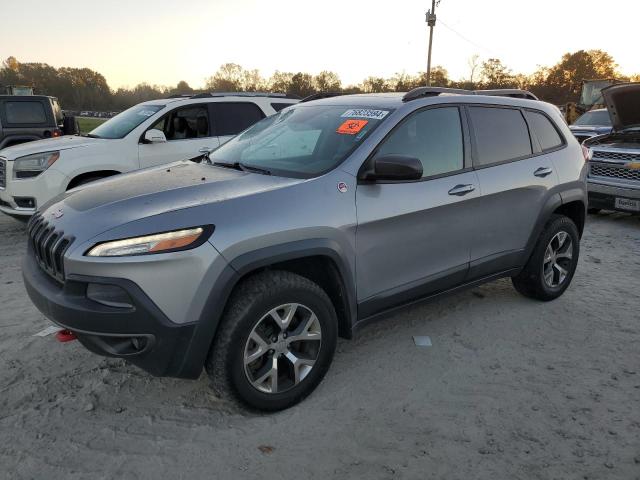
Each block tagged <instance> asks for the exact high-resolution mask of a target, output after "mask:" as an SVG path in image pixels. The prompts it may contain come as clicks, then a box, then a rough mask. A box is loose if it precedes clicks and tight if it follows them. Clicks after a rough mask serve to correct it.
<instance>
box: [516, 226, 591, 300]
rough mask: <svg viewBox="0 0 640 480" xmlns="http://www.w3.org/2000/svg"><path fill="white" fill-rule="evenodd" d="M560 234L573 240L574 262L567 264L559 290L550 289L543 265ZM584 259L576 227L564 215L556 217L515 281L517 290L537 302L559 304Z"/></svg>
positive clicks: (558, 286) (540, 238)
mask: <svg viewBox="0 0 640 480" xmlns="http://www.w3.org/2000/svg"><path fill="white" fill-rule="evenodd" d="M560 232H565V233H567V234H568V235H569V237H570V238H571V242H572V245H571V247H572V248H571V251H572V258H571V259H570V261H569V262H567V263H566V264H565V267H566V270H567V274H566V277H565V278H564V280H563V281H562V282H561V283H559V284H558V285H557V286H550V285H549V284H548V283H547V282H546V281H545V278H544V267H543V261H544V256H545V251H546V250H547V246H548V245H549V243H550V242H551V240H552V239H554V238H555V237H556V235H557V234H558V233H560ZM579 255H580V236H579V235H578V229H577V228H576V225H575V223H573V221H572V220H571V219H570V218H569V217H565V216H563V215H553V216H552V217H551V219H549V221H548V222H547V224H546V225H545V227H544V230H543V231H542V233H541V234H540V237H539V238H538V241H537V243H536V246H535V247H534V249H533V253H532V254H531V257H530V258H529V261H528V262H527V264H526V265H525V267H524V269H523V270H522V271H521V272H520V274H518V275H517V276H515V277H513V278H512V279H511V280H512V282H513V286H514V287H515V289H516V290H517V291H518V292H520V293H521V294H522V295H524V296H526V297H530V298H535V299H537V300H542V301H549V300H555V299H556V298H558V297H559V296H560V295H562V294H563V293H564V291H565V290H566V289H567V288H568V287H569V285H570V284H571V280H572V278H573V275H574V273H575V271H576V266H577V264H578V257H579Z"/></svg>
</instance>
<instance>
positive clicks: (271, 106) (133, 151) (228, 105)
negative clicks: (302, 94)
mask: <svg viewBox="0 0 640 480" xmlns="http://www.w3.org/2000/svg"><path fill="white" fill-rule="evenodd" d="M297 102H298V100H296V99H292V98H288V97H287V96H285V95H283V94H267V93H204V94H197V95H193V96H190V97H184V96H183V97H176V98H167V99H162V100H152V101H149V102H144V103H140V104H138V105H136V106H134V107H131V108H130V109H128V110H126V111H124V112H122V113H120V114H119V115H116V116H115V117H113V118H112V119H110V120H108V121H106V122H105V123H103V124H102V125H100V126H99V127H97V128H96V129H94V130H93V131H91V133H89V134H88V135H87V136H71V135H69V136H63V137H58V138H51V139H46V140H39V141H35V142H29V143H24V144H21V145H16V146H13V147H9V148H5V149H3V150H0V211H1V212H3V213H6V214H8V215H11V216H15V217H23V218H27V217H29V216H31V215H33V214H34V213H35V211H36V210H37V209H38V208H39V207H40V206H42V205H43V204H45V203H46V202H48V201H49V200H50V199H52V198H54V197H56V196H57V195H59V194H61V193H64V192H65V191H67V190H69V189H71V188H75V187H77V186H79V185H83V184H86V183H89V182H92V181H95V180H99V179H101V178H105V177H108V176H111V175H116V174H118V173H124V172H130V171H132V170H138V169H141V168H147V167H153V166H156V165H161V164H165V163H170V162H173V161H177V160H186V159H192V158H197V157H199V156H202V155H203V153H205V152H208V151H211V150H214V149H215V148H217V147H219V146H220V145H222V144H223V143H224V142H226V141H227V140H229V139H231V138H232V137H233V136H235V135H236V134H238V133H239V132H241V131H242V130H244V129H246V128H247V127H249V126H251V125H253V124H254V123H255V122H257V121H258V120H260V119H262V118H264V117H266V116H269V115H273V114H274V113H276V112H277V111H279V110H281V109H282V108H285V107H287V106H289V105H292V104H294V103H297Z"/></svg>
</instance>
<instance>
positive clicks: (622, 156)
mask: <svg viewBox="0 0 640 480" xmlns="http://www.w3.org/2000/svg"><path fill="white" fill-rule="evenodd" d="M598 158H601V159H603V160H620V161H623V162H637V161H640V153H621V152H603V151H600V150H594V151H593V159H594V160H596V159H598Z"/></svg>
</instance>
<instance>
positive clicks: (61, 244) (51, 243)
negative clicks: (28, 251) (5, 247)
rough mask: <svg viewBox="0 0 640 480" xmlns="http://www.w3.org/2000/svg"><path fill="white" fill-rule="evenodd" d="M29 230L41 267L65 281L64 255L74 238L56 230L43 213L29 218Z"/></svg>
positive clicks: (31, 242) (30, 240) (60, 280)
mask: <svg viewBox="0 0 640 480" xmlns="http://www.w3.org/2000/svg"><path fill="white" fill-rule="evenodd" d="M27 232H28V235H29V243H30V244H31V248H32V250H33V254H34V255H35V257H36V260H37V261H38V265H40V268H42V269H43V270H44V271H45V272H46V273H48V274H49V275H50V276H52V277H53V278H55V279H56V280H58V281H59V282H64V262H63V256H64V253H65V252H66V251H67V249H68V248H69V247H70V246H71V243H72V242H73V238H72V237H69V236H65V235H64V232H63V231H61V230H56V229H55V227H54V226H53V225H51V224H50V223H49V222H47V221H46V220H45V219H44V217H43V216H42V215H41V214H36V215H34V216H33V217H32V218H31V220H29V224H28V226H27Z"/></svg>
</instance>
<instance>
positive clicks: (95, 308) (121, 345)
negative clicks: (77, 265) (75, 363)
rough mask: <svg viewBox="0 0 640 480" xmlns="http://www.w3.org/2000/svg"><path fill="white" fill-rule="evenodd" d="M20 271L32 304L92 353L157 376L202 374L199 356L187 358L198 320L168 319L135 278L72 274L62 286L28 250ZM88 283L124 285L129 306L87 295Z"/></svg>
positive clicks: (184, 376) (195, 376) (189, 355)
mask: <svg viewBox="0 0 640 480" xmlns="http://www.w3.org/2000/svg"><path fill="white" fill-rule="evenodd" d="M22 272H23V278H24V283H25V286H26V289H27V293H28V294H29V297H30V298H31V301H32V302H33V303H34V304H35V305H36V307H37V308H38V309H39V310H40V311H41V312H42V313H43V314H44V315H45V316H46V317H48V318H49V319H50V320H52V321H53V322H55V323H56V324H58V325H60V326H61V327H63V328H66V329H69V330H71V331H72V332H74V333H75V334H76V335H77V337H78V339H79V340H80V342H81V343H82V344H83V345H84V346H85V347H86V348H87V349H89V350H91V351H92V352H94V353H97V354H100V355H104V356H110V357H120V358H125V359H126V360H128V361H129V362H131V363H132V364H134V365H136V366H138V367H140V368H142V369H144V370H146V371H147V372H149V373H151V374H152V375H156V376H173V377H183V378H197V377H198V376H199V375H200V373H201V371H202V363H201V362H200V359H199V358H198V359H197V360H196V361H195V362H193V361H190V360H191V359H192V357H193V355H192V353H193V352H191V351H190V350H192V349H191V348H190V347H191V343H192V340H193V336H194V331H195V329H196V322H193V323H188V324H175V323H173V322H171V321H170V320H169V319H168V318H167V317H166V316H165V315H164V314H163V313H162V311H160V309H159V308H158V307H157V306H156V305H155V304H154V303H153V302H152V301H151V300H150V299H149V297H148V296H147V295H146V294H145V293H144V292H143V291H142V290H141V289H140V287H138V286H137V285H136V284H135V283H134V282H132V281H130V280H125V279H118V278H107V277H91V276H84V275H73V274H70V275H68V276H67V278H66V280H65V282H64V284H61V283H58V282H57V281H55V280H54V279H53V278H51V277H50V276H49V275H47V274H46V273H45V272H44V271H43V270H42V269H41V268H40V267H39V266H38V264H37V262H36V260H35V257H34V255H33V252H31V251H29V252H27V254H26V255H25V258H24V260H23V266H22ZM89 283H97V284H109V285H116V286H118V287H120V288H122V289H123V290H124V291H126V292H127V294H128V295H129V298H130V299H131V304H132V308H121V307H109V306H106V305H103V304H101V303H98V302H96V301H93V300H91V299H89V298H87V295H86V292H87V285H88V284H89ZM201 356H202V355H201V354H200V355H198V357H201Z"/></svg>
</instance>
